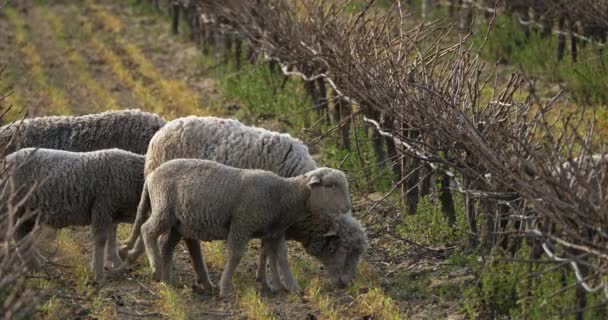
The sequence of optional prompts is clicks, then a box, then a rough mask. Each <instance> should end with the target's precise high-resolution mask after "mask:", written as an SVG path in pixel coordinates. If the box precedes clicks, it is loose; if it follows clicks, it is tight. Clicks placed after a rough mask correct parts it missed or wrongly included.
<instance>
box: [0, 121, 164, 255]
mask: <svg viewBox="0 0 608 320" xmlns="http://www.w3.org/2000/svg"><path fill="white" fill-rule="evenodd" d="M164 124H165V120H163V119H162V118H161V117H159V116H158V115H156V114H153V113H148V112H143V111H140V110H137V109H131V110H119V111H106V112H101V113H94V114H88V115H83V116H47V117H39V118H30V119H25V120H23V121H17V122H14V123H11V124H7V125H5V126H3V127H1V128H0V145H1V146H4V149H3V154H2V157H4V156H6V155H7V154H9V153H12V152H14V151H16V150H18V149H19V148H20V147H21V148H29V147H38V148H48V149H57V150H65V151H74V152H86V151H95V150H102V149H110V148H119V149H123V150H127V151H131V152H134V153H138V154H145V153H146V151H147V149H148V143H149V142H150V139H152V136H153V135H154V134H155V133H156V132H157V131H158V130H159V129H160V128H161V127H162V126H163V125H164ZM13 136H14V138H13ZM112 232H113V233H114V234H115V233H116V226H114V230H113V231H112ZM110 238H112V240H111V241H110V245H108V246H107V247H106V248H107V250H108V251H107V253H106V258H108V264H109V265H113V266H118V265H120V263H121V259H120V257H119V255H118V247H117V245H116V240H115V237H110Z"/></svg>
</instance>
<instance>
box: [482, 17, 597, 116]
mask: <svg viewBox="0 0 608 320" xmlns="http://www.w3.org/2000/svg"><path fill="white" fill-rule="evenodd" d="M484 37H485V31H483V28H481V30H479V31H478V32H477V33H476V34H475V36H474V37H473V38H472V41H473V43H474V44H475V45H477V46H478V47H480V46H481V44H482V43H483V40H484ZM583 44H584V43H582V42H579V46H578V48H579V52H578V60H577V62H573V61H572V59H571V57H570V54H571V52H570V39H568V40H567V42H566V50H565V52H564V58H563V59H562V60H561V61H559V60H558V58H557V46H558V38H557V37H556V36H553V35H549V36H543V35H541V33H540V32H539V31H538V30H535V29H532V30H531V31H530V33H529V36H526V34H525V33H524V30H523V28H522V27H521V26H520V24H519V23H518V22H517V21H516V20H515V18H512V17H507V16H500V17H498V18H497V19H496V22H495V24H494V27H493V29H492V30H491V31H490V35H489V37H488V42H487V43H486V45H485V47H484V48H483V50H482V55H483V57H484V58H486V59H487V60H489V61H497V60H498V61H501V62H502V63H505V64H509V65H512V66H514V67H519V66H521V67H522V68H523V70H524V71H525V72H526V73H528V74H530V75H532V76H539V77H542V78H544V79H546V80H548V81H550V82H555V83H561V84H562V85H563V86H564V87H565V88H567V89H568V90H569V91H570V92H571V93H572V95H573V97H574V98H575V99H576V101H578V102H581V103H585V104H603V105H606V104H608V90H606V83H608V72H606V71H608V70H607V66H608V51H606V50H605V49H604V50H603V51H600V49H599V47H598V46H597V45H595V44H593V43H590V44H587V45H586V46H584V47H583Z"/></svg>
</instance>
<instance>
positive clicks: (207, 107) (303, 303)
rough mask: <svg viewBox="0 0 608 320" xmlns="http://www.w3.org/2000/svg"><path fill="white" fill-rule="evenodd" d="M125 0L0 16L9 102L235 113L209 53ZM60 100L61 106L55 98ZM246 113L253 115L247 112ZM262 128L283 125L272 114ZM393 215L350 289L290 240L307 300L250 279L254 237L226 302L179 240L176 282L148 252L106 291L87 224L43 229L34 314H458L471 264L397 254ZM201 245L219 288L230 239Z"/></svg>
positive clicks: (378, 215) (361, 198)
mask: <svg viewBox="0 0 608 320" xmlns="http://www.w3.org/2000/svg"><path fill="white" fill-rule="evenodd" d="M118 3H119V1H111V0H103V1H82V2H81V1H33V2H31V1H23V2H20V3H19V4H18V5H15V6H13V7H11V8H8V9H6V10H5V11H6V12H0V30H3V31H2V32H0V64H2V65H7V66H8V67H7V77H6V78H3V81H4V82H11V83H12V84H13V86H14V94H13V95H12V96H11V97H10V98H9V99H10V102H12V103H13V105H14V108H15V109H16V110H20V111H25V110H27V111H28V112H29V115H30V116H40V115H47V114H65V113H70V114H83V113H88V112H96V111H100V110H106V109H108V107H107V105H106V104H108V103H110V102H112V101H114V102H115V103H116V106H115V107H116V108H141V109H145V110H149V111H155V112H160V113H161V114H163V115H164V116H166V117H167V118H169V119H170V118H174V117H179V116H184V115H189V114H198V115H218V116H227V115H232V114H234V109H235V108H226V107H225V106H237V108H236V109H237V110H238V106H239V105H240V101H238V99H237V98H235V97H234V96H233V95H231V94H230V93H229V92H222V89H221V88H220V86H219V85H218V83H217V82H218V81H219V80H218V79H216V77H217V74H216V73H212V72H210V71H209V70H208V68H202V67H201V66H200V65H201V60H204V59H203V57H201V54H200V50H198V49H197V48H196V47H195V46H194V45H192V44H191V43H189V42H188V41H186V40H185V39H184V36H178V37H175V36H172V35H170V33H169V24H168V23H167V21H166V20H165V18H161V16H159V15H158V14H155V13H151V12H149V11H148V9H145V8H140V7H133V6H129V5H125V4H124V3H123V4H122V5H119V4H118ZM9 16H10V19H9ZM57 21H59V24H58V23H57ZM15 22H16V23H15ZM19 25H21V26H22V28H19ZM19 33H20V34H19ZM19 37H25V38H24V39H25V42H20V41H18V39H19ZM24 43H26V44H27V46H26V47H25V49H24ZM28 48H29V49H28ZM30 49H32V50H33V51H32V50H30ZM28 50H30V51H28ZM133 50H135V51H133ZM25 53H30V54H33V57H34V58H31V57H29V56H28V55H26V54H25ZM36 56H37V58H36ZM28 57H29V58H28ZM35 70H42V72H37V71H35ZM36 77H39V79H38V80H40V81H37V80H36ZM3 85H4V84H3ZM57 95H59V96H61V97H63V100H64V101H65V102H66V105H62V106H57V105H56V103H54V102H56V101H58V100H57V98H56V96H57ZM180 96H181V97H183V96H191V97H195V99H194V100H195V101H196V106H195V107H196V108H194V109H193V108H192V107H193V106H191V105H190V106H188V105H185V103H184V102H183V101H182V100H180V99H179V98H178V97H180ZM63 100H62V101H63ZM151 102H154V103H157V104H158V105H153V104H151ZM50 106H53V107H50ZM191 110H195V111H194V112H192V111H191ZM241 114H242V113H237V115H241ZM248 120H250V117H246V119H244V121H248ZM256 124H259V125H261V126H265V127H269V129H278V128H281V129H284V125H283V124H277V121H274V120H273V119H270V120H265V121H263V122H260V123H256ZM380 197H381V195H378V194H371V195H369V194H364V193H361V194H358V195H356V197H355V204H356V207H357V209H358V210H359V211H360V212H365V211H366V210H367V208H369V207H370V205H371V204H372V203H373V202H375V201H376V200H378V199H379V198H380ZM395 211H396V209H395V208H393V207H392V205H391V204H390V202H383V203H382V204H381V205H379V206H377V207H376V209H374V211H373V212H371V213H368V215H370V216H374V217H375V218H374V219H366V220H364V222H365V224H366V227H367V228H368V230H369V236H370V240H371V246H372V248H371V249H370V252H369V254H368V255H367V256H366V257H365V260H366V261H364V262H363V263H362V265H361V268H360V272H359V275H358V280H357V282H356V283H355V284H354V285H353V286H352V287H351V288H349V289H347V290H333V289H330V288H329V287H328V284H327V283H326V281H325V280H324V271H323V270H321V268H320V265H319V264H318V263H317V262H316V261H314V260H313V259H312V258H310V257H309V256H307V255H306V254H304V253H303V251H302V249H301V247H300V246H299V245H298V244H295V243H292V244H290V260H291V261H292V264H293V269H294V272H295V273H296V276H297V277H298V279H299V281H300V282H301V284H302V285H303V287H304V288H306V289H305V293H304V295H303V296H301V297H298V296H296V295H288V294H277V295H272V294H270V293H267V292H264V291H263V290H261V289H260V285H259V284H257V283H255V280H254V276H253V275H254V271H255V268H256V265H257V261H256V257H257V254H258V249H259V242H257V241H253V242H252V243H251V245H250V250H248V255H247V257H246V258H245V259H243V262H242V263H241V265H240V266H239V268H238V272H237V275H236V277H235V279H234V281H235V285H236V293H235V295H234V296H233V297H230V298H227V299H220V298H218V295H217V292H200V291H198V290H195V289H193V288H192V287H191V283H192V282H193V272H192V268H191V267H190V264H189V258H188V255H187V253H186V251H185V248H184V247H180V248H179V249H178V250H177V253H176V256H175V262H176V263H175V265H176V266H175V282H176V284H175V285H174V286H165V285H163V284H158V283H155V282H154V281H152V280H151V279H150V276H149V274H150V272H149V271H150V269H149V268H148V267H147V261H146V259H144V258H141V259H140V260H139V262H138V265H137V266H136V267H134V268H133V269H132V270H131V271H130V272H128V273H127V274H120V275H113V276H110V277H109V279H108V281H107V283H106V284H105V285H103V286H99V285H97V284H94V283H92V282H91V281H90V278H91V277H90V276H91V274H90V271H89V261H90V257H91V249H92V243H91V239H90V236H89V232H88V229H87V228H68V229H65V230H62V231H59V232H55V231H53V230H50V229H43V230H42V232H40V233H39V235H38V239H37V243H38V246H39V250H40V253H41V255H43V256H45V257H48V258H49V260H48V262H46V263H45V264H44V267H43V270H41V272H39V273H36V274H35V275H33V276H32V279H31V281H32V282H33V283H35V284H36V285H38V286H40V287H41V288H43V289H45V293H46V296H45V297H44V298H43V299H42V301H40V304H39V307H38V310H39V311H38V312H37V314H36V318H45V319H61V318H66V317H68V318H79V319H140V318H167V319H202V318H204V319H372V318H373V319H397V318H410V317H411V318H446V317H449V318H452V319H457V318H461V316H460V315H459V313H458V311H459V308H458V303H457V302H458V300H460V299H461V296H460V295H461V293H460V290H459V289H458V288H459V286H460V284H461V283H462V282H463V281H470V280H471V278H472V276H471V275H470V273H469V271H470V270H468V269H467V268H462V266H455V267H452V269H446V267H445V266H446V265H448V264H449V263H448V262H446V261H445V260H444V259H443V258H441V259H439V258H437V257H435V256H433V255H430V256H429V255H418V254H417V253H416V252H414V251H412V252H409V253H406V254H404V255H398V256H393V255H390V254H389V253H388V252H387V251H386V250H384V245H386V244H387V243H389V242H391V241H394V239H393V238H388V237H385V236H384V235H383V231H382V230H383V229H382V228H383V227H384V224H383V223H382V217H385V216H387V215H391V214H394V212H395ZM128 227H129V226H127V225H124V226H121V229H120V237H121V238H125V237H126V236H127V233H128V231H129V229H128ZM204 250H205V256H206V258H207V262H208V264H209V266H210V273H211V278H212V279H213V281H214V282H215V283H217V282H218V280H219V276H220V273H221V268H222V266H223V261H224V253H223V245H222V243H221V242H213V243H206V244H205V247H204Z"/></svg>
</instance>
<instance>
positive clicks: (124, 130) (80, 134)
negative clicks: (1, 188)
mask: <svg viewBox="0 0 608 320" xmlns="http://www.w3.org/2000/svg"><path fill="white" fill-rule="evenodd" d="M164 124H165V120H163V119H162V118H161V117H159V116H158V115H156V114H153V113H148V112H143V111H140V110H135V109H134V110H118V111H106V112H101V113H93V114H87V115H82V116H48V117H39V118H31V119H25V120H23V122H21V121H16V122H13V123H10V124H7V125H5V126H3V127H1V128H0V145H1V146H6V149H5V155H6V154H9V153H11V152H14V151H15V150H17V149H19V148H29V147H37V148H48V149H57V150H66V151H77V152H86V151H95V150H102V149H111V148H118V149H123V150H127V151H131V152H134V153H139V154H145V153H146V151H147V150H148V143H149V142H150V139H152V136H154V134H155V133H156V132H157V131H158V130H159V129H160V128H161V127H162V126H163V125H164ZM13 135H16V136H15V139H14V141H13V142H12V143H11V139H12V137H13Z"/></svg>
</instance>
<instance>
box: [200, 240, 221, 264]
mask: <svg viewBox="0 0 608 320" xmlns="http://www.w3.org/2000/svg"><path fill="white" fill-rule="evenodd" d="M224 249H225V246H224V242H223V241H205V242H203V252H204V255H205V262H206V263H207V265H208V266H209V267H210V268H214V269H222V268H223V267H224V261H226V251H225V250H224Z"/></svg>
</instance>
